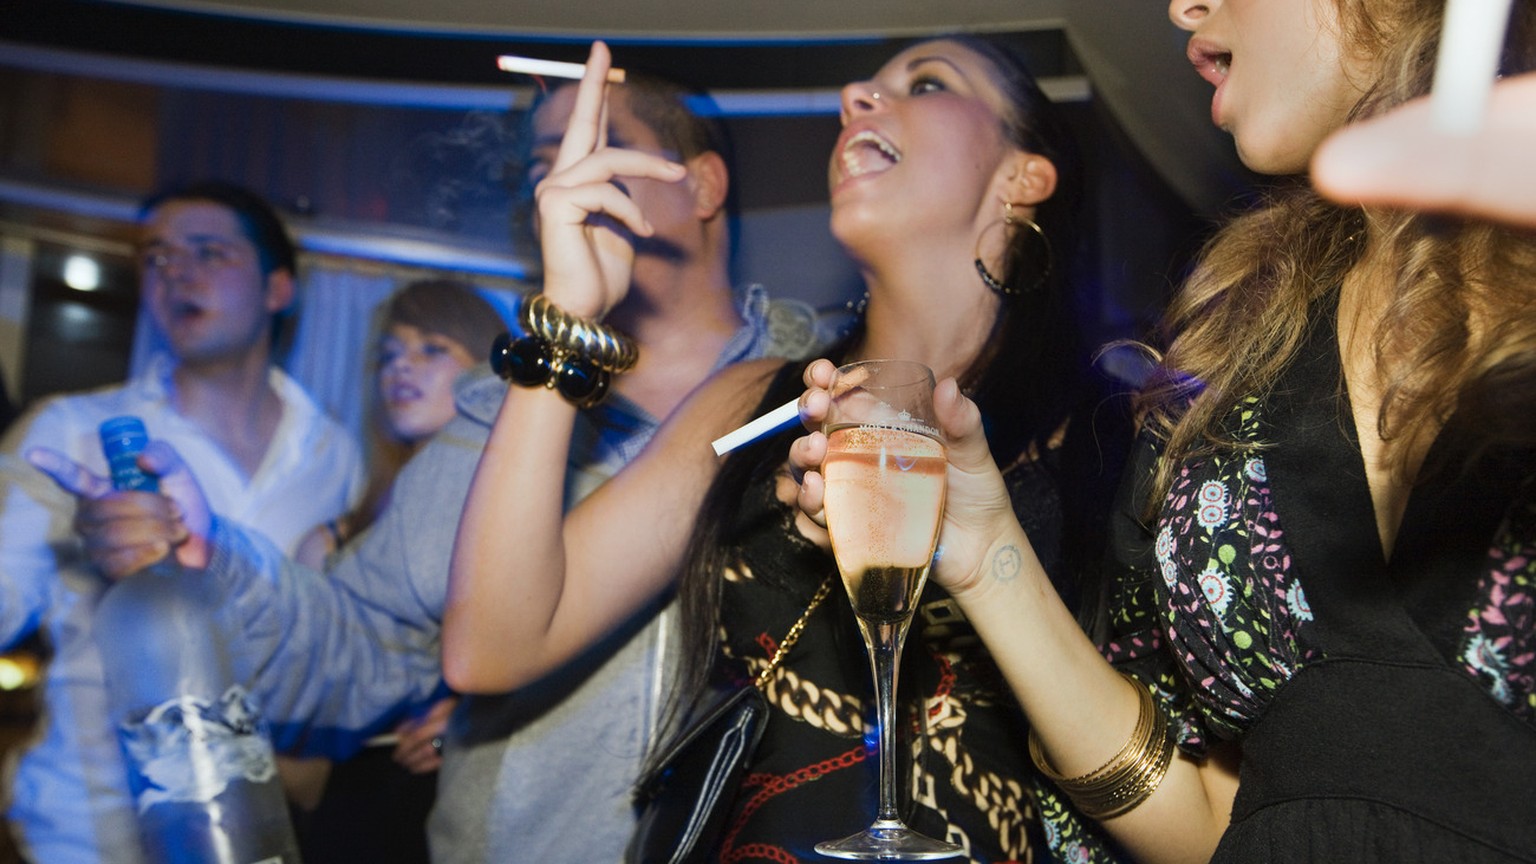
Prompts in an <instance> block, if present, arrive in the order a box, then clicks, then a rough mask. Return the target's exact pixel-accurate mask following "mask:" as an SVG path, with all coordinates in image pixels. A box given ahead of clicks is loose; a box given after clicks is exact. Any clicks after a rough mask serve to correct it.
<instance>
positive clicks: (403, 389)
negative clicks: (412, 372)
mask: <svg viewBox="0 0 1536 864" xmlns="http://www.w3.org/2000/svg"><path fill="white" fill-rule="evenodd" d="M420 398H421V391H420V390H419V389H417V388H416V387H413V386H411V385H410V384H396V385H395V386H393V387H390V388H389V391H388V392H387V393H386V394H385V396H384V400H385V401H386V402H388V403H389V404H391V405H404V404H407V403H409V402H414V401H415V400H417V399H420Z"/></svg>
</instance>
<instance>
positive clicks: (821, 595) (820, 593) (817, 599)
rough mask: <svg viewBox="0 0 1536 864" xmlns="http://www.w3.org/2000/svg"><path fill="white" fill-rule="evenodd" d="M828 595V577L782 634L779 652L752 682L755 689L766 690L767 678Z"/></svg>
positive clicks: (829, 584)
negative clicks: (793, 622) (797, 617)
mask: <svg viewBox="0 0 1536 864" xmlns="http://www.w3.org/2000/svg"><path fill="white" fill-rule="evenodd" d="M830 593H832V577H831V576H828V577H827V578H825V579H823V580H821V587H820V588H817V589H816V595H815V596H814V597H812V598H811V602H810V605H808V606H806V607H805V611H804V612H802V613H800V620H799V621H796V622H795V624H794V626H793V627H790V628H789V632H788V633H785V634H784V638H783V639H782V640H781V641H780V642H779V650H777V651H775V652H773V659H772V660H769V661H768V666H767V667H766V668H764V669H763V671H762V672H760V673H758V676H757V680H755V681H753V682H752V683H753V684H755V685H756V686H757V689H759V690H763V689H765V688H767V686H768V678H769V677H770V676H772V675H773V670H775V669H777V668H779V664H780V663H781V662H783V660H784V655H785V654H788V653H789V649H791V648H793V647H794V646H795V643H796V642H798V641H800V631H802V630H804V629H805V622H807V621H809V620H810V618H811V613H812V612H815V611H816V607H817V606H820V605H821V601H823V600H825V599H827V595H828V594H830Z"/></svg>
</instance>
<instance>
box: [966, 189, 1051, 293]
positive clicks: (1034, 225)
mask: <svg viewBox="0 0 1536 864" xmlns="http://www.w3.org/2000/svg"><path fill="white" fill-rule="evenodd" d="M1015 224H1022V225H1024V226H1026V227H1027V228H1029V229H1030V231H1031V232H1032V233H1033V236H1034V237H1035V238H1036V245H1038V246H1039V247H1040V254H1039V255H1038V256H1033V257H1034V258H1035V259H1036V260H1039V261H1041V262H1042V264H1041V267H1040V272H1039V274H1038V275H1037V276H1036V277H1035V279H1034V281H1033V282H1030V283H1029V284H1028V285H1023V286H1018V287H1010V286H1009V285H1007V284H1006V283H1005V282H1003V280H1001V279H999V278H997V277H996V276H993V275H992V272H991V271H990V270H988V269H987V265H986V264H985V263H983V262H982V260H981V256H980V255H977V256H976V259H975V260H974V261H972V262H971V263H973V264H974V265H975V266H976V275H977V276H980V277H981V281H982V283H983V284H985V285H986V286H987V287H988V288H990V289H992V290H993V291H994V292H996V293H997V294H1000V295H1002V296H1005V297H1017V296H1019V295H1020V294H1027V293H1031V292H1034V291H1037V290H1039V289H1040V288H1041V287H1042V286H1044V285H1045V282H1046V280H1047V279H1049V278H1050V275H1051V267H1052V265H1053V264H1054V263H1055V262H1054V259H1053V257H1052V254H1051V241H1050V238H1048V237H1046V236H1045V229H1043V228H1041V227H1040V223H1039V222H1036V221H1035V220H1033V219H1031V218H1029V217H1027V216H1025V217H1022V218H1021V217H1016V216H1014V213H1013V202H1012V201H1004V202H1003V225H1005V226H1009V225H1015ZM980 243H981V241H980V239H979V238H978V239H977V245H978V248H979V246H980ZM1010 257H1013V258H1016V259H1017V258H1021V257H1023V256H1017V255H1011V254H1010Z"/></svg>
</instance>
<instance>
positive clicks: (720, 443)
mask: <svg viewBox="0 0 1536 864" xmlns="http://www.w3.org/2000/svg"><path fill="white" fill-rule="evenodd" d="M868 377H869V367H867V366H861V367H859V368H857V369H854V370H853V371H851V372H849V373H848V374H846V375H840V376H838V379H837V381H836V382H834V384H833V386H832V398H834V399H835V398H837V397H838V396H841V395H842V394H844V393H846V392H848V391H849V390H850V389H852V388H854V387H857V386H859V385H860V384H863V383H864V379H866V378H868ZM799 417H800V400H799V398H798V397H797V398H795V399H791V400H789V401H788V402H785V403H784V404H783V405H780V406H779V407H777V408H775V409H773V410H772V411H769V412H768V413H767V414H764V415H763V416H761V417H759V418H757V419H756V420H753V421H752V422H750V423H748V424H747V425H745V426H740V427H738V428H736V429H732V430H731V431H729V432H727V433H725V434H724V435H721V436H720V437H719V438H716V439H715V440H713V441H711V442H709V444H710V446H711V447H713V448H715V455H716V456H724V455H725V454H727V453H729V452H731V451H732V450H735V449H736V448H737V447H740V446H741V445H743V444H750V443H752V442H753V441H756V440H757V439H759V438H761V437H763V436H764V435H767V434H769V433H771V432H777V431H779V430H780V429H782V428H784V427H785V426H788V425H789V424H790V423H791V422H793V421H795V420H797V419H799Z"/></svg>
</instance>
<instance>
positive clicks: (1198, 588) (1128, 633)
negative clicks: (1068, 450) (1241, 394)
mask: <svg viewBox="0 0 1536 864" xmlns="http://www.w3.org/2000/svg"><path fill="white" fill-rule="evenodd" d="M1318 320H1319V325H1320V326H1315V327H1314V328H1313V333H1312V335H1311V337H1310V338H1309V340H1308V343H1307V344H1306V346H1305V347H1304V349H1303V351H1302V352H1301V354H1300V355H1299V356H1298V359H1297V361H1296V362H1295V363H1293V365H1292V369H1291V370H1290V371H1289V372H1288V373H1287V375H1286V376H1285V379H1284V380H1282V381H1281V382H1280V383H1279V385H1278V386H1277V387H1276V388H1275V391H1274V394H1273V395H1272V396H1271V397H1270V398H1268V399H1267V400H1265V401H1262V402H1261V401H1259V400H1254V399H1250V400H1247V401H1245V402H1243V403H1241V404H1240V405H1239V406H1238V409H1237V410H1236V411H1235V413H1234V417H1233V418H1232V427H1231V428H1232V429H1233V430H1234V431H1235V432H1236V435H1237V437H1238V440H1240V441H1241V442H1244V444H1245V445H1246V446H1245V447H1244V448H1243V449H1242V450H1241V451H1240V452H1236V453H1233V454H1230V455H1221V456H1215V457H1211V458H1205V459H1200V460H1197V461H1192V462H1190V463H1189V464H1186V465H1184V466H1183V469H1182V470H1181V471H1180V472H1179V474H1178V476H1177V478H1176V480H1175V482H1174V483H1173V486H1172V488H1171V489H1170V491H1169V493H1168V495H1167V497H1166V499H1165V501H1164V504H1163V507H1162V509H1161V512H1160V515H1159V516H1158V518H1157V519H1156V521H1155V523H1154V524H1153V525H1151V526H1150V528H1149V527H1146V526H1144V525H1141V524H1138V523H1137V521H1136V520H1134V519H1132V518H1129V517H1128V516H1126V517H1122V518H1121V520H1120V522H1119V523H1118V524H1117V525H1116V526H1115V527H1114V529H1113V531H1114V537H1113V539H1112V543H1113V544H1114V545H1115V547H1116V548H1117V550H1118V551H1119V553H1120V556H1121V559H1122V560H1121V564H1122V565H1123V567H1122V573H1123V577H1122V578H1121V580H1120V582H1119V585H1118V594H1117V597H1116V600H1115V603H1114V606H1115V608H1114V613H1113V622H1112V623H1113V626H1114V628H1115V630H1116V636H1115V638H1114V639H1113V640H1112V641H1111V642H1110V643H1109V644H1108V645H1106V646H1105V653H1106V654H1107V656H1108V657H1109V658H1110V659H1111V661H1113V662H1116V663H1118V664H1120V665H1121V666H1122V668H1126V669H1129V670H1132V671H1135V672H1136V674H1138V675H1139V676H1140V677H1142V678H1143V679H1144V680H1145V681H1147V682H1148V683H1150V684H1152V685H1153V687H1154V690H1155V691H1156V692H1157V693H1158V694H1159V696H1160V697H1161V698H1162V700H1163V701H1164V703H1165V707H1166V708H1167V709H1168V710H1169V712H1170V715H1171V716H1172V717H1174V718H1175V719H1176V721H1177V727H1178V733H1177V734H1178V738H1179V743H1180V746H1181V747H1182V748H1183V749H1185V750H1186V751H1188V752H1191V753H1193V754H1196V755H1198V754H1200V753H1202V752H1204V750H1205V748H1206V747H1207V746H1208V745H1209V744H1211V743H1213V741H1215V740H1234V739H1235V740H1238V741H1240V742H1241V746H1242V757H1243V758H1242V767H1241V777H1240V781H1241V782H1240V791H1239V793H1238V797H1237V800H1236V802H1235V803H1234V807H1233V820H1232V826H1231V828H1230V829H1229V830H1228V832H1227V834H1226V835H1225V837H1224V838H1223V840H1222V843H1221V846H1220V848H1219V849H1218V851H1217V855H1216V858H1215V859H1214V860H1216V861H1231V862H1244V864H1253V862H1261V864H1262V862H1269V861H1273V862H1282V861H1283V862H1295V861H1352V862H1353V861H1382V862H1388V861H1390V862H1409V861H1457V862H1466V861H1489V862H1504V861H1536V593H1533V579H1536V499H1533V496H1532V494H1531V493H1532V485H1531V484H1532V477H1533V476H1536V460H1533V459H1532V457H1531V455H1530V454H1513V455H1512V454H1502V455H1498V456H1495V457H1490V458H1487V459H1485V460H1483V461H1482V462H1480V463H1478V464H1477V465H1475V466H1474V467H1473V468H1472V469H1470V470H1467V471H1464V472H1458V473H1454V474H1453V473H1450V472H1440V473H1438V474H1437V475H1434V476H1432V477H1431V479H1429V480H1428V481H1427V482H1424V483H1422V484H1420V485H1419V486H1418V487H1416V488H1415V489H1414V490H1413V492H1412V496H1411V499H1410V501H1409V503H1408V506H1407V511H1406V513H1405V514H1404V516H1403V522H1402V526H1401V529H1400V533H1399V535H1398V539H1397V541H1396V546H1395V548H1394V549H1393V552H1392V555H1391V558H1390V561H1389V560H1387V559H1386V557H1385V556H1384V555H1383V553H1382V551H1381V544H1380V540H1379V539H1378V535H1377V532H1376V523H1375V517H1374V511H1373V509H1372V502H1371V498H1370V491H1369V487H1368V485H1367V482H1366V479H1365V473H1364V467H1363V463H1362V462H1361V457H1360V449H1359V445H1358V442H1357V439H1356V438H1355V432H1354V425H1353V423H1352V421H1351V416H1352V415H1351V413H1350V408H1349V403H1348V396H1347V394H1345V393H1344V387H1343V384H1342V376H1341V374H1340V371H1339V364H1338V349H1337V346H1336V342H1335V340H1334V335H1333V333H1334V328H1333V326H1332V318H1331V316H1327V315H1324V316H1320V317H1319V319H1318ZM1447 438H1448V436H1442V440H1441V441H1438V442H1436V444H1435V448H1437V449H1438V450H1443V449H1444V448H1445V447H1446V446H1448V445H1447V442H1446V440H1445V439H1447ZM1447 455H1451V454H1447V453H1442V452H1437V450H1432V451H1431V453H1430V464H1435V463H1436V460H1437V459H1439V457H1442V456H1447ZM1155 458H1156V447H1155V445H1154V444H1152V443H1151V442H1148V441H1143V442H1141V443H1140V444H1139V445H1138V453H1137V454H1136V456H1135V458H1134V459H1133V468H1132V472H1133V473H1132V475H1131V477H1132V479H1133V480H1140V481H1142V482H1141V483H1136V482H1131V483H1127V484H1126V485H1127V487H1134V486H1138V485H1140V486H1141V488H1143V489H1144V488H1145V487H1144V485H1142V483H1144V482H1145V479H1146V478H1147V477H1148V476H1150V472H1151V470H1152V467H1153V464H1154V460H1155ZM1140 500H1144V499H1139V498H1137V497H1136V493H1135V492H1134V491H1131V492H1129V494H1127V495H1126V496H1125V497H1124V499H1123V502H1122V507H1121V510H1122V512H1124V513H1127V514H1128V513H1134V512H1136V511H1135V510H1134V509H1133V508H1134V507H1135V505H1136V504H1137V503H1139V502H1140Z"/></svg>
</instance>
